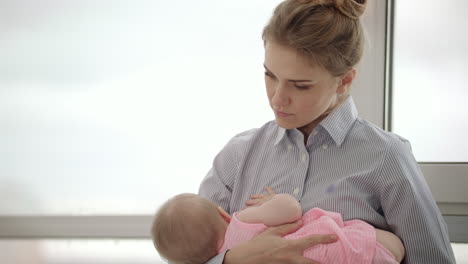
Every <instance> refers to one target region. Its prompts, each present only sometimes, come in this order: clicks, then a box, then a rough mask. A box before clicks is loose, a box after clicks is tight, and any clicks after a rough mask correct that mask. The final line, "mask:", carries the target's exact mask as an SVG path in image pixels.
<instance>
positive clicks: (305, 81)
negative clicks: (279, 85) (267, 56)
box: [263, 64, 314, 82]
mask: <svg viewBox="0 0 468 264" xmlns="http://www.w3.org/2000/svg"><path fill="white" fill-rule="evenodd" d="M263 67H265V70H266V71H267V72H270V73H272V72H271V71H270V70H269V69H268V68H267V66H266V65H265V64H263ZM272 74H273V73H272ZM273 75H274V74H273ZM288 81H289V82H314V81H313V80H289V79H288Z"/></svg>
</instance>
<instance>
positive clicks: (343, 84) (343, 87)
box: [336, 68, 356, 95]
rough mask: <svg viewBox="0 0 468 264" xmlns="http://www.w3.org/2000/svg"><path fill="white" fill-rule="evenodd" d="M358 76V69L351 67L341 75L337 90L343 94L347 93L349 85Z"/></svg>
mask: <svg viewBox="0 0 468 264" xmlns="http://www.w3.org/2000/svg"><path fill="white" fill-rule="evenodd" d="M355 77H356V69H354V68H353V69H351V70H349V71H348V72H347V73H345V74H344V75H343V77H341V79H340V82H339V83H338V88H337V89H336V92H337V93H338V94H340V95H342V94H347V93H348V91H349V87H350V86H351V84H352V83H353V81H354V78H355Z"/></svg>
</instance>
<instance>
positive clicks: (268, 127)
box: [227, 121, 279, 145]
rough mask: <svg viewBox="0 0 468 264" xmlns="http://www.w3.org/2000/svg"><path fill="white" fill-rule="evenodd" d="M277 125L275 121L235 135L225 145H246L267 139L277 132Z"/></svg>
mask: <svg viewBox="0 0 468 264" xmlns="http://www.w3.org/2000/svg"><path fill="white" fill-rule="evenodd" d="M278 129H279V127H278V125H277V124H276V122H275V121H269V122H267V123H265V124H264V125H262V126H261V127H258V128H252V129H249V130H246V131H243V132H241V133H238V134H236V135H235V136H234V137H232V138H231V140H229V142H228V144H227V145H230V144H231V145H232V144H234V145H238V144H241V145H248V144H253V143H254V142H256V141H258V140H262V139H269V138H271V137H272V136H274V135H276V133H277V132H278Z"/></svg>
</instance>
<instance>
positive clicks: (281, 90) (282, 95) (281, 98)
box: [271, 85, 290, 110]
mask: <svg viewBox="0 0 468 264" xmlns="http://www.w3.org/2000/svg"><path fill="white" fill-rule="evenodd" d="M289 102H290V100H289V95H288V93H287V91H286V89H285V87H284V86H281V85H278V86H277V87H276V89H275V93H274V95H273V98H272V99H271V104H272V105H273V107H274V108H275V109H276V110H281V109H282V108H283V107H285V106H287V105H288V104H289Z"/></svg>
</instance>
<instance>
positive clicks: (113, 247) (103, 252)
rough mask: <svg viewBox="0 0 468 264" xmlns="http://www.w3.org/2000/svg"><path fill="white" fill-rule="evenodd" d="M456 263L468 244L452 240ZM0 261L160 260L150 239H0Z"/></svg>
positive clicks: (122, 263) (137, 263) (466, 259)
mask: <svg viewBox="0 0 468 264" xmlns="http://www.w3.org/2000/svg"><path fill="white" fill-rule="evenodd" d="M452 248H453V252H454V253H455V259H456V260H457V263H458V264H468V244H461V243H452ZM0 263H8V264H9V263H14V264H163V263H165V262H164V261H162V260H161V258H160V257H159V255H158V253H157V252H156V250H155V249H154V247H153V244H152V242H151V241H150V240H0Z"/></svg>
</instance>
